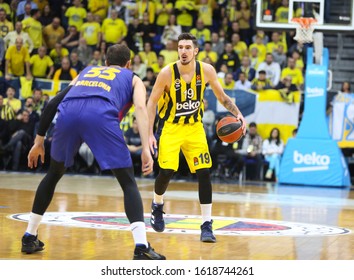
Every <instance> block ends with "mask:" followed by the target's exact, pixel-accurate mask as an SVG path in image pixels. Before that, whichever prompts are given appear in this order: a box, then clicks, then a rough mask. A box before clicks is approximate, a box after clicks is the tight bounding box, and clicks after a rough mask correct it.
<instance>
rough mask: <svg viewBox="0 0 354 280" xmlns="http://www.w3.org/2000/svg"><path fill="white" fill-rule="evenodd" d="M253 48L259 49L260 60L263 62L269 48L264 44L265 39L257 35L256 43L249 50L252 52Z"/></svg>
mask: <svg viewBox="0 0 354 280" xmlns="http://www.w3.org/2000/svg"><path fill="white" fill-rule="evenodd" d="M252 48H257V50H258V57H259V60H260V62H263V61H264V60H265V57H266V54H267V48H266V46H265V45H264V44H263V38H262V37H261V36H259V35H257V36H256V39H255V43H253V44H251V45H250V46H249V48H248V49H249V50H251V49H252Z"/></svg>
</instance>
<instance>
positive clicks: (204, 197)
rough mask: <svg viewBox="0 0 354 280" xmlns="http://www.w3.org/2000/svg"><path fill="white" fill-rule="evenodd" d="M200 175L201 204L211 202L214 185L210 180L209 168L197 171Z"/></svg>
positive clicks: (198, 175)
mask: <svg viewBox="0 0 354 280" xmlns="http://www.w3.org/2000/svg"><path fill="white" fill-rule="evenodd" d="M196 173H197V177H198V188H199V191H198V193H199V201H200V203H201V204H210V203H211V202H212V186H211V180H210V171H209V169H207V168H203V169H199V170H197V171H196Z"/></svg>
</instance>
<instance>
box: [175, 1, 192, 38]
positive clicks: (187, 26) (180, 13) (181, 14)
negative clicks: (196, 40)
mask: <svg viewBox="0 0 354 280" xmlns="http://www.w3.org/2000/svg"><path fill="white" fill-rule="evenodd" d="M175 10H176V14H177V24H178V25H180V26H181V27H182V31H183V32H189V31H190V30H191V28H192V26H193V16H194V12H195V1H194V0H177V1H176V2H175Z"/></svg>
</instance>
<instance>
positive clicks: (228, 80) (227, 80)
mask: <svg viewBox="0 0 354 280" xmlns="http://www.w3.org/2000/svg"><path fill="white" fill-rule="evenodd" d="M218 80H219V82H220V84H221V86H222V88H223V89H227V90H233V89H234V88H235V80H234V78H233V76H232V74H231V73H226V74H225V77H224V79H222V78H218Z"/></svg>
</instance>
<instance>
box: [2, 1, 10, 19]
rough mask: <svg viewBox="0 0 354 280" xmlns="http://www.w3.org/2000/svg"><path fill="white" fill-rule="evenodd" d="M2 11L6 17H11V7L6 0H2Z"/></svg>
mask: <svg viewBox="0 0 354 280" xmlns="http://www.w3.org/2000/svg"><path fill="white" fill-rule="evenodd" d="M0 9H4V11H5V13H6V16H11V9H10V5H9V4H7V3H6V2H5V1H4V0H0Z"/></svg>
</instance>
